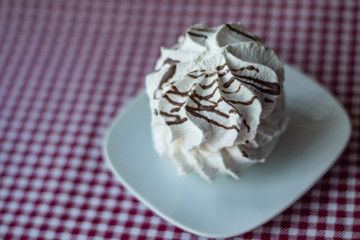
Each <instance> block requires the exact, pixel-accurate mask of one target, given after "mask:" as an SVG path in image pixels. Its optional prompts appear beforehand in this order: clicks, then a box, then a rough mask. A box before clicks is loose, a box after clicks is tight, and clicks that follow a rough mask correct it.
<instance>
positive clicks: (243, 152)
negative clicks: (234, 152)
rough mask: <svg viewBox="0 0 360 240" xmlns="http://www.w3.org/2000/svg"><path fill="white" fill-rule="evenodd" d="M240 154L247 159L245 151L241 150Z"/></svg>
mask: <svg viewBox="0 0 360 240" xmlns="http://www.w3.org/2000/svg"><path fill="white" fill-rule="evenodd" d="M241 153H242V155H243V157H246V158H248V157H249V155H247V153H246V152H245V151H243V150H241Z"/></svg>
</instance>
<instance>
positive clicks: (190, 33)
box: [187, 31, 207, 38]
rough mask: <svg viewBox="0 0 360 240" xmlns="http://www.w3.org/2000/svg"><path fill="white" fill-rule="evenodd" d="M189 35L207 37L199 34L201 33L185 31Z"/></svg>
mask: <svg viewBox="0 0 360 240" xmlns="http://www.w3.org/2000/svg"><path fill="white" fill-rule="evenodd" d="M187 33H188V34H189V35H191V36H194V37H202V38H207V36H205V35H201V34H198V33H194V32H190V31H189V32H187Z"/></svg>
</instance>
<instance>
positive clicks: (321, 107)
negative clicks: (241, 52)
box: [104, 66, 350, 237]
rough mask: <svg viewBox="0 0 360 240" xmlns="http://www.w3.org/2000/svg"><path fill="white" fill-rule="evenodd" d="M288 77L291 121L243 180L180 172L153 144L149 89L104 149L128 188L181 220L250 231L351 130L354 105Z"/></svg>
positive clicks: (225, 231) (298, 190)
mask: <svg viewBox="0 0 360 240" xmlns="http://www.w3.org/2000/svg"><path fill="white" fill-rule="evenodd" d="M285 79H286V81H285V94H286V100H287V112H288V114H289V116H290V122H289V126H288V128H287V130H286V132H285V133H284V134H283V135H281V137H280V139H279V141H278V143H277V145H276V147H275V149H274V151H273V152H272V154H271V155H270V157H269V158H268V159H267V161H266V162H265V163H264V164H258V165H255V166H252V167H251V168H249V169H248V170H247V171H246V172H245V173H244V176H243V177H242V178H240V180H234V179H232V178H230V177H225V176H220V177H217V178H216V179H215V180H214V181H213V182H212V183H209V182H207V181H205V180H203V179H201V178H200V177H199V176H198V175H196V174H194V173H191V174H188V175H185V176H181V177H180V176H178V175H177V169H176V167H175V165H173V163H172V162H171V161H169V160H164V159H160V158H159V156H158V154H157V153H156V152H155V150H154V148H153V143H152V137H151V128H150V117H151V116H150V109H149V102H148V98H147V96H146V95H145V94H144V92H143V93H142V94H140V95H139V96H138V97H137V99H136V100H135V101H134V102H133V103H132V104H131V105H130V106H128V107H127V108H126V110H124V111H122V113H121V114H119V116H118V117H117V118H116V119H115V121H114V123H113V124H112V126H111V128H110V130H109V132H108V134H107V136H106V139H105V143H104V156H105V158H106V160H107V162H108V164H109V165H110V168H111V169H112V171H113V172H114V174H115V175H116V176H117V178H118V179H119V180H120V181H121V183H122V184H124V185H125V186H126V187H127V189H129V190H130V191H131V192H132V193H133V194H134V195H135V196H136V197H137V198H138V199H139V200H140V201H142V202H143V203H144V204H146V205H147V206H148V207H149V208H150V209H152V210H153V211H154V212H156V213H157V214H158V215H160V216H162V217H163V218H165V219H166V220H168V221H169V222H171V223H173V224H175V225H176V226H178V227H180V228H182V229H185V230H187V231H189V232H192V233H195V234H198V235H202V236H206V237H230V236H234V235H238V234H241V233H244V232H247V231H249V230H251V229H253V228H255V227H257V226H259V225H261V224H263V223H265V222H267V221H268V220H270V219H271V218H273V217H274V216H276V215H277V214H279V213H280V212H282V211H283V210H284V209H286V208H287V207H288V206H289V205H291V204H292V203H294V202H295V201H296V200H297V199H298V198H299V197H300V196H301V195H303V194H304V193H305V192H306V191H307V190H308V189H309V188H310V187H311V186H312V185H313V184H314V183H315V182H316V181H317V180H318V179H319V178H320V177H321V176H322V175H323V174H324V173H325V172H326V171H327V170H328V169H329V168H330V166H331V165H332V164H333V163H334V162H335V160H336V159H337V158H338V156H339V155H340V153H341V152H342V151H343V149H344V147H345V146H346V143H347V142H348V140H349V136H350V122H349V118H348V116H347V114H346V112H345V111H344V109H343V108H342V107H341V106H340V104H339V103H338V102H337V101H336V100H335V99H334V98H333V97H332V96H331V95H330V94H329V93H328V92H327V91H326V90H324V89H323V88H322V87H320V86H319V85H318V84H317V83H316V82H314V81H313V80H311V79H310V78H309V77H308V76H305V75H304V74H302V73H300V72H299V71H297V70H295V69H294V68H292V67H289V66H286V67H285Z"/></svg>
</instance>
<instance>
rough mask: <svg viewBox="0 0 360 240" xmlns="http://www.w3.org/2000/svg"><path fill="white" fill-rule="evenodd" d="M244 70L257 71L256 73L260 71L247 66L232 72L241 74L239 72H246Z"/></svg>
mask: <svg viewBox="0 0 360 240" xmlns="http://www.w3.org/2000/svg"><path fill="white" fill-rule="evenodd" d="M244 70H249V71H255V72H257V73H258V72H259V69H257V68H255V67H254V66H253V65H250V66H247V67H242V68H239V69H234V68H232V69H231V71H233V72H239V71H244Z"/></svg>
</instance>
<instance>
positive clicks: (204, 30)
mask: <svg viewBox="0 0 360 240" xmlns="http://www.w3.org/2000/svg"><path fill="white" fill-rule="evenodd" d="M191 30H195V31H199V32H209V30H208V29H203V28H191Z"/></svg>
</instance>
